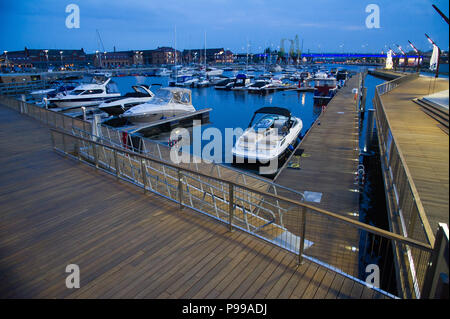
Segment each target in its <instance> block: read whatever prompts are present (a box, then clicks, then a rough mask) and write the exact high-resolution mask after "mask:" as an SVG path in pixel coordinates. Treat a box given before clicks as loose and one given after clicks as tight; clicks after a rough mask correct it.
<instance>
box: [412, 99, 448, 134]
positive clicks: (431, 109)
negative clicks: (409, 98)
mask: <svg viewBox="0 0 450 319" xmlns="http://www.w3.org/2000/svg"><path fill="white" fill-rule="evenodd" d="M413 101H414V102H415V103H416V104H418V105H419V106H420V107H421V109H422V111H423V112H425V113H426V114H427V115H429V116H430V117H431V118H433V119H434V120H436V121H438V122H439V123H440V124H441V125H442V126H444V127H446V128H447V129H448V127H449V116H448V110H445V109H444V108H442V107H440V106H437V104H435V103H429V102H428V101H424V100H423V99H414V100H413Z"/></svg>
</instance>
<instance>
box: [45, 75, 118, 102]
mask: <svg viewBox="0 0 450 319" xmlns="http://www.w3.org/2000/svg"><path fill="white" fill-rule="evenodd" d="M119 96H120V93H119V90H118V88H117V86H116V84H115V83H114V82H112V81H111V78H108V79H107V80H106V81H104V82H101V80H99V79H98V78H95V77H94V78H93V82H92V83H89V84H81V85H79V86H77V87H76V88H75V89H73V90H72V91H70V92H61V93H58V94H57V95H56V96H55V97H54V98H50V99H48V102H49V103H51V104H53V105H56V107H59V108H78V107H82V106H97V105H99V104H101V103H102V102H103V101H105V100H107V99H110V98H114V97H119Z"/></svg>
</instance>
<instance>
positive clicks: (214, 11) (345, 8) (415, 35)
mask: <svg viewBox="0 0 450 319" xmlns="http://www.w3.org/2000/svg"><path fill="white" fill-rule="evenodd" d="M71 3H73V4H77V5H78V6H79V8H80V28H79V29H68V28H66V26H65V20H66V17H67V15H68V13H66V12H65V8H66V6H67V5H68V4H71ZM371 3H374V4H377V5H378V6H379V8H380V25H381V27H380V28H379V29H368V28H366V26H365V20H366V17H367V16H368V13H366V12H365V8H366V6H367V5H368V4H371ZM432 4H436V5H437V6H438V7H439V8H440V9H441V10H442V11H443V12H444V13H445V14H446V15H447V16H448V13H449V2H448V0H439V1H438V0H434V1H430V0H396V1H395V0H378V1H377V0H367V1H366V0H345V1H344V0H341V1H337V0H309V1H304V0H296V1H292V0H284V1H275V0H189V1H181V0H177V1H175V0H158V1H156V0H147V1H144V0H95V1H94V0H67V1H66V0H39V1H36V0H35V1H31V0H16V1H13V0H0V28H1V30H2V35H1V37H0V49H1V50H2V51H3V50H8V51H13V50H21V49H23V47H24V46H27V47H28V48H39V49H45V48H47V49H56V48H62V49H76V48H81V47H82V48H84V49H85V51H87V52H93V51H95V50H97V49H98V50H102V48H101V45H100V44H99V41H98V37H97V34H96V29H98V30H99V32H100V35H101V37H102V40H103V43H104V45H105V49H106V50H108V51H109V50H112V49H113V47H114V46H115V47H116V49H117V50H128V49H153V48H156V47H157V46H165V45H167V46H174V40H175V35H174V33H175V32H174V30H175V27H176V30H177V32H176V35H177V36H176V41H177V48H178V49H185V48H202V47H203V46H204V33H205V31H206V38H207V39H206V42H207V47H223V48H229V49H231V50H232V51H234V52H245V50H246V48H245V47H246V44H247V41H248V42H249V45H250V49H249V50H250V52H252V53H256V52H258V51H260V50H262V48H264V47H265V46H266V47H267V46H272V47H273V48H275V49H276V48H277V47H278V46H279V45H280V40H281V39H282V38H287V39H294V37H295V35H296V34H298V36H299V38H300V41H302V40H303V49H304V52H307V51H308V50H310V51H311V52H362V53H367V52H380V51H382V50H384V49H385V48H386V47H389V46H390V47H392V48H394V47H395V44H399V45H401V46H403V47H407V46H408V42H407V40H411V41H412V42H413V43H414V44H415V45H416V46H417V47H418V48H419V49H421V50H429V49H430V48H431V47H430V45H429V44H428V42H427V40H426V38H425V36H424V33H427V34H428V35H430V36H431V37H432V38H433V39H434V40H435V42H436V43H437V44H438V45H439V46H440V47H441V49H444V50H448V46H449V29H448V25H447V23H446V22H445V21H444V20H443V19H442V18H441V17H440V16H439V15H438V14H437V12H436V11H435V10H434V9H433V8H432V6H431V5H432ZM260 48H261V49H260Z"/></svg>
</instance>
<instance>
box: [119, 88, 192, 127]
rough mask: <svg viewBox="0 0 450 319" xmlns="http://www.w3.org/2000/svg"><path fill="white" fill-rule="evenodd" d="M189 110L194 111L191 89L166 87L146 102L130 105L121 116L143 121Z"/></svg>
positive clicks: (131, 120) (188, 111) (134, 121)
mask: <svg viewBox="0 0 450 319" xmlns="http://www.w3.org/2000/svg"><path fill="white" fill-rule="evenodd" d="M190 112H195V108H194V106H193V105H192V95H191V90H189V89H185V88H177V87H167V88H161V89H160V90H159V91H157V92H156V93H155V96H153V97H152V98H151V99H150V100H148V101H147V102H146V103H144V104H140V105H137V106H134V107H131V108H130V109H129V110H127V111H125V112H124V113H123V114H122V115H121V117H122V118H125V119H127V120H128V121H130V122H132V123H143V122H153V121H157V120H161V119H165V118H169V117H173V116H177V115H180V114H184V113H190Z"/></svg>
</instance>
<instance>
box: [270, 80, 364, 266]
mask: <svg viewBox="0 0 450 319" xmlns="http://www.w3.org/2000/svg"><path fill="white" fill-rule="evenodd" d="M359 81H360V76H359V75H355V76H353V77H352V78H351V79H350V80H349V81H348V82H347V84H346V86H345V87H343V88H342V89H341V90H340V91H339V92H338V93H337V94H336V96H335V97H334V98H333V99H332V100H331V101H330V103H329V104H328V106H327V107H326V111H325V112H324V113H323V114H322V115H321V116H320V117H319V118H318V120H317V121H316V123H315V124H314V125H313V126H312V127H311V129H310V130H309V131H308V133H307V134H306V136H305V137H304V138H303V139H302V141H301V143H300V144H299V145H298V147H297V153H301V155H298V156H294V157H292V158H291V161H294V162H297V161H299V169H292V168H288V167H284V168H283V169H282V170H281V171H280V173H279V174H278V175H277V176H276V177H275V182H276V183H277V184H280V185H283V186H286V187H289V188H292V189H294V190H296V191H299V192H306V193H305V196H306V195H307V194H308V196H309V197H311V199H309V200H308V196H306V201H314V200H315V202H313V204H314V206H316V207H320V208H322V209H325V210H328V211H332V212H334V213H337V214H340V215H342V216H345V217H347V218H351V219H354V220H358V219H359V217H358V211H359V192H358V183H357V175H355V173H356V172H357V171H358V165H359V144H358V143H359V142H358V141H359V133H358V112H357V107H356V100H355V99H354V93H352V90H353V88H358V86H359V83H360V82H359ZM358 89H359V88H358ZM355 178H356V180H355ZM355 181H356V184H355ZM279 194H282V195H284V196H287V197H290V196H292V194H289V193H288V192H283V190H280V192H279ZM317 223H318V224H321V225H323V226H322V227H325V228H326V229H327V231H326V232H325V231H324V233H326V234H327V235H326V236H327V237H328V238H329V241H328V245H329V247H328V248H325V247H323V249H328V250H330V252H329V253H328V255H329V258H330V259H334V260H335V261H334V262H333V264H337V265H338V267H339V268H340V269H344V270H345V271H346V272H350V273H358V269H357V268H358V264H359V263H358V255H359V253H358V248H357V247H355V248H352V247H354V245H353V244H352V243H354V242H356V241H357V238H358V236H359V234H358V230H357V229H347V230H344V229H343V228H339V227H338V225H327V223H326V221H317ZM317 227H319V226H317ZM345 232H346V235H343V234H344V233H345ZM343 247H347V249H346V250H347V251H346V252H345V253H343ZM333 252H334V253H333Z"/></svg>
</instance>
